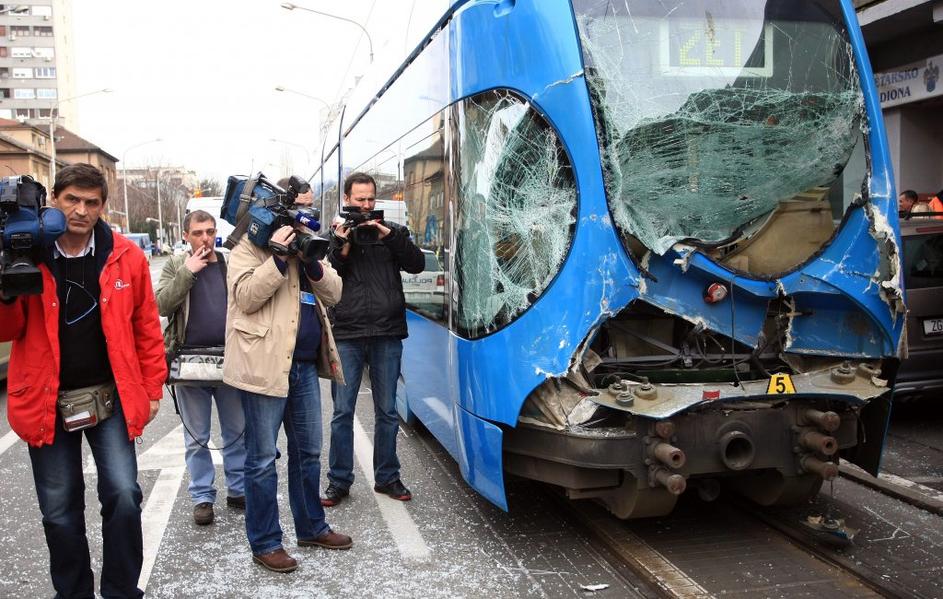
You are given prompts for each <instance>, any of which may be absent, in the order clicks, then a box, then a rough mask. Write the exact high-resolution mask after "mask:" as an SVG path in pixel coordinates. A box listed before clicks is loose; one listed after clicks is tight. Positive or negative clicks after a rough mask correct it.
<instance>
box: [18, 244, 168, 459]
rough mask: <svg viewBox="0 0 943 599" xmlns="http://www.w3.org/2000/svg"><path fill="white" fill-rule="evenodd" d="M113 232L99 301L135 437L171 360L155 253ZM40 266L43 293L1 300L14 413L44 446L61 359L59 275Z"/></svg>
mask: <svg viewBox="0 0 943 599" xmlns="http://www.w3.org/2000/svg"><path fill="white" fill-rule="evenodd" d="M112 235H113V237H114V247H113V249H112V251H111V254H110V255H109V256H108V259H107V261H106V262H105V265H104V267H103V268H102V272H101V275H100V276H99V283H100V284H101V296H100V297H99V301H98V305H99V306H100V308H101V317H102V329H103V331H104V334H105V342H106V343H107V345H108V358H109V360H111V370H112V373H113V374H114V377H115V383H116V384H117V385H118V397H119V398H120V400H121V408H122V410H123V411H124V417H125V420H126V421H127V424H128V437H129V438H130V439H135V438H136V437H139V436H141V433H142V431H143V430H144V425H145V424H146V423H147V418H148V416H149V415H150V401H151V400H154V399H160V398H161V396H162V395H163V389H162V386H163V383H164V379H165V378H166V377H167V363H166V361H165V359H164V340H163V338H162V336H161V331H160V320H159V317H158V315H157V301H156V300H155V299H154V291H153V290H152V288H151V273H150V268H149V267H148V264H147V258H145V257H144V253H143V252H142V251H141V248H139V247H138V246H137V245H136V244H134V243H131V242H130V241H128V240H127V239H126V238H125V237H123V236H122V235H119V234H117V233H114V234H112ZM39 268H40V271H41V272H42V277H43V292H42V294H41V295H29V296H22V297H19V298H17V300H16V301H15V302H14V303H12V304H4V303H3V302H0V341H10V340H12V341H13V349H12V351H11V353H10V365H9V366H10V367H9V370H8V373H7V376H8V380H7V419H8V420H9V421H10V427H11V428H12V429H13V430H14V431H16V434H17V435H19V436H20V437H21V438H22V439H23V440H24V441H26V442H27V443H29V444H30V445H33V446H36V447H40V446H42V445H47V444H50V443H52V442H53V438H54V437H55V431H56V426H55V424H56V397H57V395H58V391H59V364H60V362H59V297H58V296H57V295H56V280H55V279H54V278H53V276H52V273H51V272H50V271H49V268H47V267H46V265H45V264H41V265H40V267H39Z"/></svg>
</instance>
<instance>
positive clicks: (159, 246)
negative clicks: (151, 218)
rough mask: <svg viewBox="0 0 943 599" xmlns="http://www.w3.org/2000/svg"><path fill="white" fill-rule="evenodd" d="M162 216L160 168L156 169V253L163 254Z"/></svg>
mask: <svg viewBox="0 0 943 599" xmlns="http://www.w3.org/2000/svg"><path fill="white" fill-rule="evenodd" d="M163 238H164V216H163V212H162V211H161V208H160V167H159V166H158V167H157V253H158V254H163V253H164V244H163Z"/></svg>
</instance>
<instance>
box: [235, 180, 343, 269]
mask: <svg viewBox="0 0 943 599" xmlns="http://www.w3.org/2000/svg"><path fill="white" fill-rule="evenodd" d="M276 187H277V186H276ZM309 191H311V186H310V185H308V183H307V182H306V181H303V180H301V179H299V178H298V177H296V176H294V175H292V176H291V177H289V178H288V189H286V190H285V191H284V194H285V196H284V197H285V200H284V201H283V202H282V203H279V204H275V205H274V206H273V207H272V208H270V209H271V210H272V212H273V213H274V214H275V220H274V221H273V222H272V232H273V233H274V232H275V231H277V230H278V229H279V228H280V227H283V226H285V225H292V226H294V225H295V224H299V225H302V226H304V227H307V228H308V229H310V230H311V231H315V232H316V231H320V230H321V222H320V221H321V211H320V210H318V209H317V208H311V207H310V206H300V205H298V204H296V203H295V201H296V200H297V199H298V195H299V194H302V193H308V192H309ZM250 227H251V225H250ZM328 245H329V244H328V241H327V239H324V238H322V237H317V236H316V235H312V234H310V233H306V232H304V231H301V230H298V228H297V227H296V228H295V238H294V239H292V241H291V243H290V244H289V245H287V246H285V245H283V244H280V243H277V242H274V241H272V239H271V235H270V236H269V241H268V247H269V248H271V250H272V252H273V253H275V254H278V255H279V256H289V255H291V254H295V253H300V254H301V256H302V258H303V259H304V260H320V259H321V258H323V257H324V256H325V254H327V249H328Z"/></svg>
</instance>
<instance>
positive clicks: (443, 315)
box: [402, 113, 449, 323]
mask: <svg viewBox="0 0 943 599" xmlns="http://www.w3.org/2000/svg"><path fill="white" fill-rule="evenodd" d="M443 119H444V113H439V114H437V115H435V116H434V117H432V119H430V120H428V121H426V122H425V123H424V124H423V125H421V126H419V127H417V128H416V129H415V130H414V131H412V132H411V133H410V134H409V135H408V136H406V137H405V138H404V139H403V140H402V141H403V146H404V148H405V152H404V154H403V156H404V159H403V178H404V179H405V187H404V189H403V199H404V200H405V203H406V208H407V211H408V215H409V217H408V218H409V231H410V232H411V233H412V235H413V240H414V241H415V242H416V245H418V246H419V248H420V249H421V250H422V254H423V256H424V258H425V261H426V264H425V268H424V269H423V271H422V272H421V273H419V274H415V275H413V274H409V273H402V277H403V294H404V296H405V298H406V305H407V306H408V307H409V308H410V309H411V310H415V311H416V312H418V313H419V314H422V315H423V316H426V317H427V318H431V319H433V320H436V321H439V322H442V323H444V322H445V321H446V320H447V311H446V306H447V303H446V297H447V296H446V275H447V271H446V268H447V264H448V241H449V237H448V230H447V228H446V226H445V224H446V214H447V212H446V209H447V204H446V188H445V185H446V173H447V171H446V168H447V164H448V163H447V161H446V154H445V140H444V136H443Z"/></svg>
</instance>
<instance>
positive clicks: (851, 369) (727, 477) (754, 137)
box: [505, 0, 904, 518]
mask: <svg viewBox="0 0 943 599" xmlns="http://www.w3.org/2000/svg"><path fill="white" fill-rule="evenodd" d="M574 4H575V9H576V19H577V25H578V29H579V34H580V42H581V46H582V52H583V58H584V67H585V72H584V76H585V80H586V85H587V87H588V89H589V94H590V98H591V103H592V108H593V117H594V124H595V128H596V134H597V138H598V141H599V148H600V157H601V166H602V171H603V180H604V185H605V194H606V198H607V202H608V208H609V214H610V217H611V219H612V225H613V227H614V228H615V230H616V231H617V233H618V238H619V242H620V245H621V248H620V249H621V250H622V251H624V252H625V253H626V254H628V255H629V256H630V257H631V260H632V261H633V264H634V265H635V267H636V269H637V271H638V277H637V278H636V279H635V283H636V285H637V286H636V288H635V293H633V294H632V295H634V297H632V298H631V300H630V301H629V302H628V303H627V304H626V305H625V306H623V307H620V309H619V310H617V311H614V312H613V313H611V314H606V315H604V317H603V318H601V319H600V321H599V322H598V323H597V324H596V326H594V327H593V329H592V330H591V331H590V333H589V334H588V335H587V336H586V338H585V340H584V341H583V343H581V344H580V346H579V347H578V350H577V352H575V353H574V354H573V358H572V361H571V363H570V366H569V369H568V371H567V373H566V374H565V375H563V376H556V377H550V378H548V379H547V380H546V381H545V382H544V383H542V384H541V385H540V386H539V387H538V388H537V389H536V390H535V391H534V392H533V393H532V394H530V396H529V397H528V399H527V402H526V404H525V406H524V409H523V411H522V414H521V417H520V424H519V426H518V427H517V428H516V430H515V431H513V432H511V433H508V434H507V435H506V437H505V466H506V468H507V469H509V470H511V471H513V472H517V473H520V474H525V475H529V476H533V477H536V478H539V479H542V480H546V481H548V482H552V483H555V484H558V485H561V486H563V487H565V488H566V490H567V493H568V495H569V496H570V497H573V498H582V497H593V498H598V499H599V500H601V501H602V502H603V503H605V505H606V506H607V507H608V508H609V509H610V511H612V512H613V513H614V514H616V515H617V516H620V517H624V518H630V517H644V516H652V515H660V514H664V513H667V512H668V511H670V510H671V509H672V507H673V506H674V503H675V499H676V497H677V496H678V495H679V494H680V493H682V492H683V491H684V490H685V488H686V487H693V488H695V489H696V490H697V492H698V494H699V495H701V497H703V498H706V499H711V498H713V497H716V496H717V493H718V492H719V491H720V489H721V488H722V487H729V488H733V489H736V490H737V491H738V492H740V493H743V494H745V495H747V496H749V497H751V498H752V499H754V500H756V501H758V502H760V503H762V504H765V505H770V504H780V503H790V502H795V501H799V500H803V499H806V498H809V497H811V496H813V495H814V494H815V493H817V492H818V490H819V488H820V486H821V484H822V481H823V480H828V479H831V478H833V477H834V476H836V475H837V473H838V467H837V462H838V457H839V456H840V455H842V456H846V457H848V458H850V459H852V460H854V461H857V462H858V463H860V464H861V465H862V466H864V467H865V468H866V469H867V470H869V471H871V472H873V473H876V470H877V468H878V465H879V459H880V452H881V446H882V444H883V438H884V432H885V426H886V421H887V417H888V414H889V402H890V393H889V390H888V382H889V381H890V380H892V378H893V375H894V370H895V369H896V365H897V360H896V359H895V358H896V357H897V356H898V353H899V351H900V344H901V332H902V331H901V327H902V322H903V321H902V317H903V315H904V307H903V304H902V290H901V288H900V277H899V276H898V268H899V265H900V261H899V256H898V247H899V246H898V241H897V240H898V235H897V233H896V232H895V228H896V225H895V224H892V222H893V221H894V220H895V210H894V208H893V203H892V202H891V200H890V198H893V193H891V189H890V187H889V184H888V180H889V175H888V170H887V169H888V167H887V163H886V160H885V157H884V152H883V144H884V142H883V139H882V137H883V136H882V132H881V122H880V117H879V116H878V115H879V113H878V112H877V111H876V109H875V103H874V97H873V93H871V94H865V93H864V92H863V90H862V82H867V83H866V84H867V85H870V83H869V82H870V80H871V77H870V73H869V66H868V63H867V60H866V59H865V57H864V56H863V55H862V52H863V45H861V44H860V39H856V38H854V37H853V36H852V33H851V32H849V31H848V28H846V27H845V26H844V25H843V16H846V15H848V14H851V15H852V16H853V12H850V13H849V11H850V7H848V6H843V5H840V4H839V3H837V2H827V1H823V2H818V1H813V0H800V1H791V2H772V1H770V2H766V3H763V2H711V1H705V2H683V3H668V4H666V3H662V2H656V1H648V0H629V1H628V2H624V3H623V2H619V3H615V2H601V1H593V0H577V1H576V2H575V3H574ZM842 9H844V10H845V13H844V15H843V13H842ZM855 33H857V32H855ZM869 91H872V92H873V90H869ZM548 450H549V451H548ZM561 458H562V459H561Z"/></svg>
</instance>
